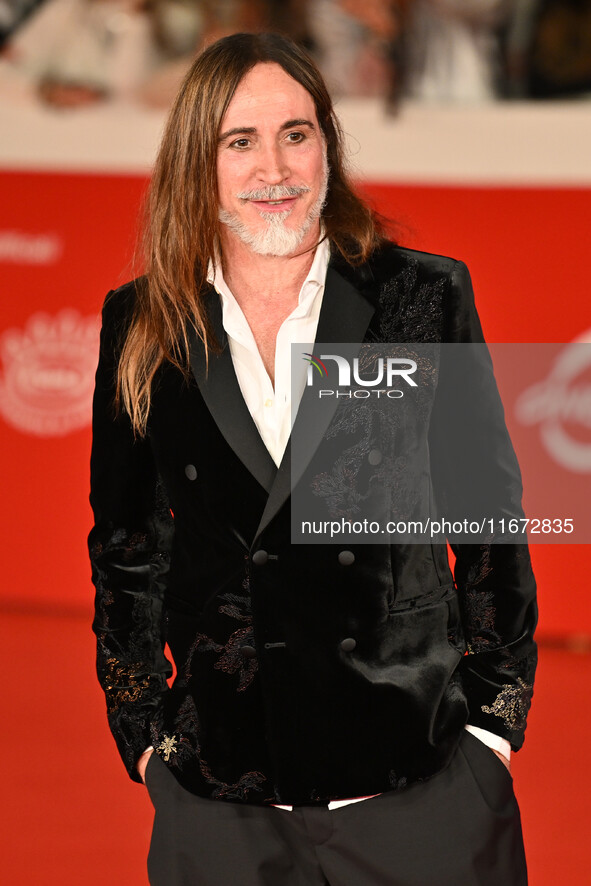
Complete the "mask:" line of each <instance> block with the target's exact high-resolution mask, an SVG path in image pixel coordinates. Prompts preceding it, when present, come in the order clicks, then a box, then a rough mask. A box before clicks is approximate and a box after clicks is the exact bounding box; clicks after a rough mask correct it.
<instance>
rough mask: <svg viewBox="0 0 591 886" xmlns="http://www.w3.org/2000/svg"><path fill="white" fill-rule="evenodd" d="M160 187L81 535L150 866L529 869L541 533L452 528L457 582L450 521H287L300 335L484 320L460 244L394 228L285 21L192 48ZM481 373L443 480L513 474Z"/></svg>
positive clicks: (475, 874) (263, 874)
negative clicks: (436, 247)
mask: <svg viewBox="0 0 591 886" xmlns="http://www.w3.org/2000/svg"><path fill="white" fill-rule="evenodd" d="M147 210H148V211H147V218H146V229H145V244H146V268H145V273H144V275H143V276H142V277H140V278H139V279H137V280H135V281H134V282H132V283H129V284H127V285H125V286H123V287H121V288H119V289H118V290H116V291H115V292H112V293H110V294H109V296H108V297H107V300H106V302H105V307H104V311H103V330H102V336H101V355H100V361H99V367H98V370H97V380H96V392H95V400H94V421H93V432H94V435H93V452H92V464H91V469H92V478H91V480H92V490H91V503H92V506H93V509H94V514H95V525H94V528H93V529H92V532H91V534H90V538H89V547H90V553H91V560H92V565H93V580H94V582H95V585H96V592H97V593H96V617H95V621H94V630H95V633H96V635H97V641H98V658H97V667H98V674H99V679H100V681H101V685H102V687H103V689H104V690H105V693H106V698H107V710H108V717H109V723H110V726H111V730H112V732H113V735H114V737H115V739H116V742H117V745H118V748H119V751H120V753H121V756H122V758H123V761H124V763H125V765H126V767H127V769H128V772H129V774H130V776H131V778H132V779H134V780H135V781H138V782H142V781H145V782H146V784H147V787H148V790H149V792H150V796H151V799H152V802H153V804H154V807H155V822H154V831H153V835H152V842H151V847H150V855H149V861H148V868H149V874H150V882H151V883H152V884H153V886H175V884H200V886H201V884H203V886H213V884H222V883H224V884H225V883H239V884H241V886H256V884H273V886H296V884H297V886H300V884H302V886H303V884H318V886H326V884H327V883H328V884H331V886H344V884H354V886H370V884H371V886H374V884H376V886H377V884H384V886H385V884H398V886H458V884H461V886H477V884H479V886H482V884H490V886H492V884H495V886H496V884H503V886H524V884H525V883H526V880H527V875H526V869H525V860H524V853H523V843H522V837H521V828H520V822H519V811H518V807H517V804H516V800H515V796H514V794H513V789H512V783H511V777H510V774H509V771H508V769H509V755H510V752H511V747H512V748H513V749H514V750H517V749H518V748H519V747H520V746H521V744H522V742H523V733H524V729H525V719H526V715H527V711H528V708H529V704H530V699H531V694H532V684H533V674H534V670H535V644H534V642H533V639H532V634H533V629H534V626H535V618H536V608H535V582H534V579H533V576H532V572H531V567H530V562H529V557H528V553H527V548H526V547H525V546H523V545H517V544H492V543H491V544H456V545H455V547H454V551H455V554H456V563H455V581H454V577H452V573H451V571H450V566H449V563H448V558H447V551H446V546H445V545H444V544H431V543H428V544H421V543H419V544H356V545H353V546H351V547H350V548H345V547H344V546H343V545H331V544H317V545H292V544H291V543H290V540H291V535H290V492H291V490H290V470H289V465H290V442H289V438H290V429H291V408H292V405H294V406H295V407H297V402H299V398H300V397H301V396H302V394H303V391H304V386H305V384H306V377H305V376H302V378H301V380H300V381H301V384H299V383H297V380H296V384H295V386H294V387H293V388H292V385H291V381H293V379H291V378H290V376H291V372H290V362H289V354H290V344H291V343H292V342H314V341H316V342H352V343H355V342H358V343H362V342H415V343H422V342H432V343H433V342H434V343H438V342H456V343H459V342H482V332H481V329H480V325H479V321H478V316H477V314H476V310H475V307H474V302H473V295H472V289H471V284H470V278H469V275H468V272H467V270H466V267H465V265H463V264H462V263H461V262H458V261H455V260H453V259H451V258H445V257H442V256H436V255H429V254H426V253H420V252H416V251H412V250H409V249H404V248H402V247H400V246H397V245H395V244H393V243H391V242H390V241H389V240H388V239H387V238H386V236H385V230H384V227H383V225H382V223H381V221H380V219H379V218H378V217H377V216H376V215H375V214H374V213H373V212H372V211H371V210H370V209H369V208H368V206H366V204H365V203H364V202H363V201H362V200H361V199H360V198H359V197H358V196H357V195H356V194H355V192H354V190H353V188H352V185H351V183H350V181H349V178H348V176H347V172H346V169H345V163H344V156H343V140H342V134H341V131H340V128H339V124H338V121H337V119H336V117H335V114H334V111H333V108H332V104H331V101H330V97H329V95H328V93H327V90H326V87H325V85H324V83H323V81H322V78H321V76H320V74H319V73H318V70H317V69H316V67H315V66H314V64H313V62H312V61H311V60H310V58H309V57H308V56H307V55H306V54H305V53H304V52H303V51H302V50H301V49H300V48H298V47H297V46H296V45H295V44H293V43H292V42H290V41H289V40H286V39H284V38H282V37H278V36H275V35H271V34H265V35H253V34H235V35H232V36H230V37H226V38H223V39H221V40H219V41H218V42H216V43H215V44H213V45H212V46H210V47H209V48H208V49H206V50H205V51H204V52H203V53H202V54H201V55H200V56H199V57H198V58H197V60H196V61H195V63H194V65H193V67H192V69H191V70H190V72H189V73H188V75H187V77H186V79H185V82H184V84H183V86H182V88H181V91H180V93H179V95H178V98H177V100H176V102H175V104H174V107H173V109H172V111H171V114H170V118H169V121H168V125H167V127H166V130H165V133H164V137H163V141H162V146H161V148H160V152H159V155H158V159H157V161H156V167H155V170H154V175H153V178H152V183H151V188H150V194H149V200H148V207H147ZM468 383H469V382H468ZM298 384H299V386H298ZM478 384H479V387H478V395H476V394H475V395H474V399H473V402H471V404H470V405H471V408H472V407H473V409H474V416H475V420H476V421H480V422H482V426H481V427H480V428H479V435H480V436H479V437H478V438H477V439H478V441H479V442H478V445H477V441H476V438H475V437H471V435H470V434H469V433H466V432H465V429H462V428H458V427H456V426H455V425H454V420H453V416H451V417H449V418H448V420H447V423H445V422H444V426H445V435H446V437H447V438H449V439H451V441H452V448H453V456H454V457H453V459H451V460H450V463H449V464H446V466H445V478H444V479H445V483H446V484H447V485H448V486H449V487H450V488H451V487H452V486H453V484H454V483H456V482H459V481H460V479H462V478H463V479H465V477H464V475H465V474H466V473H467V472H470V471H473V472H474V473H475V475H477V474H479V473H482V471H483V470H485V471H488V472H489V474H490V476H489V477H488V479H489V480H490V484H491V486H495V487H496V486H503V487H507V488H508V489H509V488H510V489H512V490H515V489H519V488H520V487H519V483H520V481H519V470H518V467H517V465H516V462H515V460H514V457H513V456H512V453H511V452H507V451H505V450H503V458H497V459H496V460H493V459H489V456H490V453H489V452H487V451H486V439H487V433H486V431H487V424H486V423H487V421H489V418H488V415H489V412H490V403H491V402H496V401H494V398H495V397H496V388H494V386H493V385H492V382H491V381H490V379H488V378H484V379H479V382H478ZM292 391H293V394H292ZM483 392H484V393H485V394H486V396H484V397H483ZM292 398H293V399H295V400H296V401H297V402H295V403H293V404H292ZM483 399H484V400H485V401H486V404H485V405H486V409H484V408H483V407H482V405H481V401H482V400H483ZM436 409H437V406H436V405H435V407H434V410H433V411H434V412H435V411H436ZM349 430H352V429H349ZM409 433H410V431H409ZM413 433H416V440H415V441H414V442H415V443H416V444H417V445H419V444H420V445H423V444H424V443H425V441H426V439H427V434H428V433H430V432H429V428H428V422H425V423H424V424H421V421H419V422H418V424H417V428H416V429H415V430H414V431H413ZM491 436H492V435H491ZM495 440H496V441H498V434H497V435H496V437H495ZM482 441H485V442H484V444H482ZM366 443H367V451H365V450H363V461H364V463H367V465H370V466H375V465H378V464H379V463H380V459H381V454H380V452H379V451H378V450H377V449H376V448H375V445H374V444H373V443H372V442H371V441H366ZM469 481H470V478H469ZM166 642H167V643H168V646H169V649H170V655H171V657H172V658H173V660H174V663H175V665H176V671H177V672H176V677H175V680H174V682H173V683H172V685H171V686H169V685H168V682H167V681H168V678H170V676H171V674H172V668H171V665H170V662H169V660H168V659H167V657H166V656H165V653H164V644H165V643H166Z"/></svg>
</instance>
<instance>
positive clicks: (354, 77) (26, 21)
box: [0, 0, 591, 112]
mask: <svg viewBox="0 0 591 886" xmlns="http://www.w3.org/2000/svg"><path fill="white" fill-rule="evenodd" d="M260 30H269V31H276V32H279V33H282V34H286V35H287V36H290V37H291V38H292V39H294V40H296V41H297V42H299V43H301V44H302V45H303V46H304V47H305V48H306V49H307V50H308V51H309V52H310V53H311V54H312V55H313V57H314V58H315V60H316V62H317V64H318V65H319V67H320V69H321V71H322V72H323V74H324V76H325V78H326V80H327V83H328V85H329V87H330V89H331V91H332V93H333V96H335V97H336V98H338V97H340V96H348V97H357V98H359V97H380V98H381V99H382V100H383V101H384V103H385V106H386V107H387V108H388V109H389V110H391V111H393V112H394V111H396V109H397V108H398V107H399V104H400V102H401V101H404V100H405V99H406V98H407V97H408V98H412V99H413V100H415V101H416V100H422V101H435V102H441V103H442V102H450V103H451V102H455V103H459V102H463V103H467V102H482V101H491V100H497V99H551V98H568V97H573V98H576V97H581V98H583V97H589V96H591V0H0V82H1V83H2V84H3V92H4V93H5V92H6V89H5V88H4V87H6V86H7V85H8V88H10V87H11V86H12V87H13V88H14V89H15V90H16V91H18V89H19V88H21V89H22V88H23V87H25V86H26V88H27V89H28V91H29V93H30V94H32V95H34V96H35V97H36V99H37V100H39V101H41V102H44V103H45V104H48V105H51V106H53V107H56V108H76V107H83V106H87V105H89V104H93V103H96V102H101V101H105V100H109V99H112V98H124V99H130V100H133V101H136V102H139V103H142V104H144V105H147V106H151V107H157V108H165V107H167V106H168V105H169V104H170V102H171V101H172V98H173V97H174V95H175V93H176V91H177V89H178V87H179V85H180V83H181V80H182V78H183V75H184V73H185V71H186V70H187V68H188V67H189V65H190V64H191V60H192V59H193V57H194V56H195V54H196V53H197V52H199V50H200V49H201V48H203V47H204V46H205V45H207V44H208V43H210V42H212V41H213V40H215V39H217V38H218V37H222V36H224V35H226V34H231V33H234V32H236V31H260Z"/></svg>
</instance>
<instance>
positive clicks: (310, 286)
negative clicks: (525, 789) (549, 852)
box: [208, 240, 511, 809]
mask: <svg viewBox="0 0 591 886" xmlns="http://www.w3.org/2000/svg"><path fill="white" fill-rule="evenodd" d="M329 258H330V248H329V245H328V241H326V240H323V241H322V242H321V243H320V244H319V245H318V246H317V248H316V252H315V254H314V260H313V261H312V266H311V268H310V271H309V273H308V276H307V277H306V279H305V280H304V282H303V284H302V288H301V289H300V293H299V296H298V304H297V306H296V307H295V308H294V309H293V311H292V312H291V314H290V315H289V317H287V318H286V319H285V320H284V321H283V323H282V324H281V327H280V329H279V332H278V333H277V344H276V348H275V389H273V385H272V384H271V379H270V378H269V376H268V375H267V371H266V369H265V367H264V364H263V361H262V359H261V355H260V354H259V350H258V348H257V345H256V341H255V338H254V335H253V334H252V331H251V329H250V326H249V325H248V323H247V321H246V317H245V316H244V314H243V312H242V309H241V308H240V305H239V304H238V302H237V301H236V299H235V298H234V296H233V295H232V293H231V292H230V290H229V288H228V285H227V283H226V281H225V280H224V276H223V273H222V268H221V265H220V264H219V263H218V264H217V265H215V266H212V267H210V271H209V276H208V279H209V281H210V282H211V283H213V285H214V287H215V289H216V290H217V292H218V293H219V295H220V298H221V301H222V311H223V325H224V329H225V331H226V335H227V336H228V343H229V346H230V354H231V356H232V362H233V364H234V371H235V372H236V378H237V379H238V384H239V385H240V390H241V392H242V396H243V397H244V401H245V403H246V405H247V407H248V409H249V412H250V414H251V415H252V418H253V420H254V423H255V424H256V426H257V428H258V431H259V434H260V435H261V438H262V440H263V442H264V444H265V446H266V447H267V449H268V450H269V453H270V454H271V457H272V458H273V461H274V462H275V464H276V465H277V466H278V467H279V465H280V463H281V459H282V457H283V453H284V451H285V447H286V445H287V441H288V439H289V435H290V433H291V399H292V384H291V344H292V342H294V343H296V342H297V343H304V344H305V343H310V344H311V343H312V342H314V341H315V340H316V329H317V327H318V318H319V316H320V308H321V306H322V296H323V294H324V283H325V280H326V270H327V267H328V262H329ZM301 363H302V368H301V370H300V367H299V364H296V366H295V367H294V369H295V371H297V372H298V373H300V372H301V376H300V375H298V378H297V379H295V380H294V387H293V390H294V396H297V397H298V402H299V400H300V399H301V396H302V394H303V392H304V388H305V384H306V370H307V366H308V364H307V363H306V362H305V361H304V360H302V361H301ZM466 729H468V730H469V731H470V732H472V733H473V734H474V735H476V736H477V737H478V738H479V739H480V740H481V741H483V742H484V743H485V744H486V745H488V746H489V747H490V748H492V749H493V750H496V751H499V752H500V753H501V754H503V756H504V757H506V759H507V760H509V759H510V755H511V746H510V744H509V742H508V741H507V740H506V739H504V738H502V737H501V736H500V735H495V734H494V733H492V732H488V731H487V730H486V729H480V727H478V726H470V725H468V726H466ZM372 796H377V795H375V794H374V795H372ZM366 799H369V798H368V797H355V798H351V799H347V800H333V801H331V802H330V803H329V804H328V808H329V809H336V808H338V807H339V806H344V805H345V804H347V803H357V802H359V801H360V800H366ZM277 805H278V808H280V809H292V807H291V806H282V805H279V804H277Z"/></svg>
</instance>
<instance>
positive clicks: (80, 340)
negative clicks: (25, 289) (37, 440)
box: [0, 309, 100, 437]
mask: <svg viewBox="0 0 591 886" xmlns="http://www.w3.org/2000/svg"><path fill="white" fill-rule="evenodd" d="M99 329H100V318H99V317H98V316H92V317H82V316H81V315H80V314H79V313H78V312H77V311H75V310H69V309H66V310H63V311H60V313H59V314H57V315H56V316H55V317H50V316H49V315H48V314H44V313H37V314H33V315H32V316H31V317H30V318H29V321H28V322H27V325H26V327H25V329H24V330H20V329H7V330H6V331H5V332H3V333H2V335H1V336H0V356H1V358H2V364H3V370H4V371H3V372H2V374H1V375H0V412H1V414H2V416H3V418H4V419H5V421H6V422H8V424H10V425H12V426H13V427H15V428H18V430H19V431H24V432H25V433H29V434H35V435H37V436H39V437H58V436H63V435H64V434H68V433H70V432H71V431H75V430H78V429H79V428H83V427H85V426H86V425H88V424H90V420H91V401H92V391H93V387H94V373H95V369H96V363H97V357H98V340H99Z"/></svg>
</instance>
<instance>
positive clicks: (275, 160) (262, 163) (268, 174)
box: [257, 145, 290, 185]
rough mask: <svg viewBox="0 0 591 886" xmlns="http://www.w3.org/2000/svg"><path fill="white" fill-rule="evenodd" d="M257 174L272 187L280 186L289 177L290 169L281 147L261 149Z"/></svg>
mask: <svg viewBox="0 0 591 886" xmlns="http://www.w3.org/2000/svg"><path fill="white" fill-rule="evenodd" d="M257 159H258V161H259V163H258V169H257V174H258V176H259V178H260V179H261V180H263V181H265V182H266V183H267V184H270V185H278V184H280V183H281V182H282V181H284V180H285V179H286V178H288V177H289V174H290V169H289V164H288V162H287V158H286V156H285V153H284V151H283V150H282V149H281V147H280V146H279V145H271V146H268V147H263V148H261V150H260V152H259V156H258V158H257Z"/></svg>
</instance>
